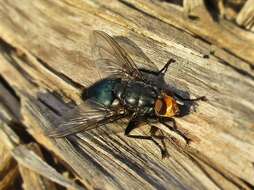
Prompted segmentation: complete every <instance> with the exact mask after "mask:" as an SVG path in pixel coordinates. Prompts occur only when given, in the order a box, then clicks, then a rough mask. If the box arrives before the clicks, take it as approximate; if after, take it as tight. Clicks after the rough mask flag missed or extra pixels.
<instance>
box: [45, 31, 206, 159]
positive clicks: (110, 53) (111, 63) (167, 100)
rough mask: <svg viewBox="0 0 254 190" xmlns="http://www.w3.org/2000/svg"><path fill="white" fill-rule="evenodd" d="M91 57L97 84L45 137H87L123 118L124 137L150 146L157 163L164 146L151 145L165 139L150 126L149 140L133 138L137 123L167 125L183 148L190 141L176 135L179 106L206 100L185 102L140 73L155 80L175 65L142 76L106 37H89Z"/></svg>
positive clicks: (124, 54) (139, 136)
mask: <svg viewBox="0 0 254 190" xmlns="http://www.w3.org/2000/svg"><path fill="white" fill-rule="evenodd" d="M91 42H92V53H93V56H94V57H95V58H96V61H95V64H96V67H97V70H98V72H99V74H100V77H101V80H99V81H98V82H96V83H95V84H93V85H92V86H90V87H89V88H88V89H87V90H86V91H85V92H84V96H83V97H82V98H83V99H84V102H83V103H81V104H80V105H79V106H76V107H75V108H74V109H72V110H70V111H68V112H66V113H65V114H64V115H63V117H62V118H61V120H62V122H60V124H59V125H58V126H57V127H56V128H52V129H50V130H49V131H47V132H46V133H47V135H48V136H50V137H55V138H58V137H65V136H68V135H71V134H74V133H78V132H81V131H88V130H91V129H94V128H97V127H100V126H105V124H107V123H110V122H114V121H117V120H119V119H122V118H129V122H128V124H127V127H126V128H125V132H124V134H125V135H126V136H127V137H131V138H135V139H144V140H150V141H153V142H154V143H155V144H156V145H157V146H158V147H159V148H160V151H161V154H162V157H165V156H167V155H168V152H167V149H166V147H165V143H162V144H163V147H162V146H161V145H160V144H159V143H158V142H157V141H156V140H155V139H160V140H162V141H163V140H164V138H165V136H164V135H163V132H162V131H161V130H160V134H159V135H158V130H159V128H157V127H156V126H154V125H150V126H151V129H150V135H133V134H131V131H132V130H133V129H135V128H137V127H138V126H139V125H140V124H141V123H148V124H152V123H155V122H160V123H162V124H164V125H166V126H167V124H166V122H167V121H171V122H172V123H173V126H171V127H169V128H170V129H171V130H173V131H175V132H176V133H178V134H180V135H181V136H182V137H183V138H184V139H185V140H186V143H189V141H190V139H189V138H187V137H186V136H185V135H184V134H183V133H182V132H181V131H179V130H178V129H177V126H176V124H175V120H174V117H177V116H180V115H181V114H180V113H181V112H180V111H181V110H180V105H181V104H183V102H184V101H197V100H205V97H204V96H202V97H199V98H196V99H186V98H184V97H182V96H180V95H179V94H177V93H175V92H172V91H170V90H168V89H166V88H164V87H162V86H161V85H159V84H158V83H156V82H155V81H154V77H152V78H153V79H151V77H147V76H146V75H145V74H144V72H147V73H149V74H152V75H153V76H155V77H157V78H163V77H164V75H165V73H166V72H167V69H168V67H169V66H170V64H171V63H173V62H175V60H173V59H170V60H169V61H168V62H167V63H166V65H165V66H164V67H163V68H162V69H161V70H158V71H156V72H154V71H142V70H141V69H139V68H138V67H137V66H136V64H135V63H134V62H133V60H132V59H131V57H130V56H129V55H128V54H127V53H126V51H125V50H124V49H123V48H121V47H120V45H119V44H118V43H117V42H116V41H115V40H114V39H113V38H112V37H110V36H109V35H108V34H106V33H105V32H102V31H93V33H92V35H91Z"/></svg>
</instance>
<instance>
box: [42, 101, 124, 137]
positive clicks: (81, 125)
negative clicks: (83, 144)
mask: <svg viewBox="0 0 254 190" xmlns="http://www.w3.org/2000/svg"><path fill="white" fill-rule="evenodd" d="M122 117H123V115H119V114H117V113H116V111H113V110H111V109H108V108H105V107H103V106H102V105H100V104H97V103H94V102H91V101H89V100H87V101H85V102H83V103H82V104H80V105H79V106H77V107H75V108H74V109H71V110H69V111H67V112H66V113H65V114H64V115H63V116H62V117H61V118H60V120H59V121H56V125H57V127H55V128H52V129H50V130H48V131H46V132H45V133H46V135H47V136H50V137H64V136H68V135H71V134H74V133H78V132H81V131H88V130H91V129H94V128H96V127H99V126H102V125H104V124H107V123H109V122H112V121H115V120H117V119H120V118H122Z"/></svg>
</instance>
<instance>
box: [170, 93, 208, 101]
mask: <svg viewBox="0 0 254 190" xmlns="http://www.w3.org/2000/svg"><path fill="white" fill-rule="evenodd" d="M174 96H175V97H176V98H178V99H180V100H181V101H191V102H194V101H200V100H201V101H207V98H206V97H205V96H200V97H197V98H193V99H190V98H184V97H182V96H181V95H179V94H177V93H174Z"/></svg>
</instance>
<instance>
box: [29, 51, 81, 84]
mask: <svg viewBox="0 0 254 190" xmlns="http://www.w3.org/2000/svg"><path fill="white" fill-rule="evenodd" d="M33 56H34V57H35V58H36V59H37V61H38V62H40V64H41V65H42V66H44V67H45V68H46V69H48V70H49V71H50V72H52V73H54V74H55V75H56V76H58V77H59V78H61V79H62V80H64V81H65V82H66V83H68V84H70V85H71V86H73V87H75V88H78V89H83V88H84V87H83V86H82V85H81V84H79V83H77V82H75V81H74V80H72V79H71V78H70V77H68V76H66V75H64V74H63V73H60V72H59V71H57V70H55V69H54V68H52V67H50V66H49V65H48V64H47V63H46V62H44V61H43V60H42V59H41V58H39V57H38V56H36V55H34V54H33Z"/></svg>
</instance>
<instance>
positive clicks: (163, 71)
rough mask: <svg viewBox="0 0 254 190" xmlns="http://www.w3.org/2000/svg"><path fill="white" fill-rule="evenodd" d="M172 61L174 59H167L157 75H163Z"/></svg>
mask: <svg viewBox="0 0 254 190" xmlns="http://www.w3.org/2000/svg"><path fill="white" fill-rule="evenodd" d="M174 62H175V60H174V59H169V60H168V62H167V63H166V65H164V67H163V68H162V69H161V70H160V71H159V72H158V73H157V75H164V74H165V73H166V72H167V70H168V67H169V65H170V64H171V63H174Z"/></svg>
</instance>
